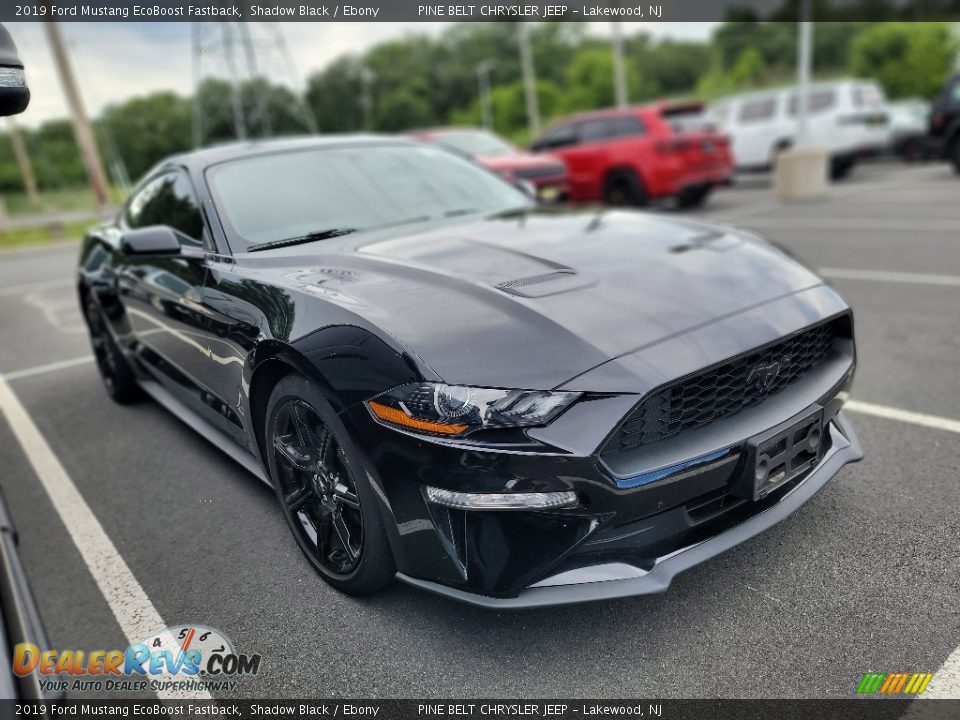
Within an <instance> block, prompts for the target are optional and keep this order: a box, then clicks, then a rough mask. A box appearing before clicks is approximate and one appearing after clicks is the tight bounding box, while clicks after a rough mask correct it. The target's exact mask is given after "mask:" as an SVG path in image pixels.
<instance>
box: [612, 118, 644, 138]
mask: <svg viewBox="0 0 960 720" xmlns="http://www.w3.org/2000/svg"><path fill="white" fill-rule="evenodd" d="M644 132H646V130H645V128H644V127H643V123H641V122H640V120H639V119H638V118H636V117H634V116H633V115H624V116H622V117H615V118H610V137H612V138H620V137H631V136H633V135H643V134H644Z"/></svg>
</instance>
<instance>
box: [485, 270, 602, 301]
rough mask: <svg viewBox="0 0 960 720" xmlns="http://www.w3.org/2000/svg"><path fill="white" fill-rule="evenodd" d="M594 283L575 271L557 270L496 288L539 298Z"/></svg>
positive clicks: (511, 281) (513, 293)
mask: <svg viewBox="0 0 960 720" xmlns="http://www.w3.org/2000/svg"><path fill="white" fill-rule="evenodd" d="M592 284H593V283H592V282H590V281H589V280H586V279H584V278H581V277H580V276H578V275H577V273H576V271H575V270H556V271H554V272H548V273H542V274H540V275H530V276H528V277H524V278H517V279H516V280H507V281H506V282H502V283H498V284H497V285H496V288H497V289H498V290H502V291H503V292H505V293H509V294H510V295H516V296H517V297H527V298H538V297H546V296H547V295H556V294H558V293H562V292H569V291H570V290H579V289H581V288H585V287H589V286H590V285H592Z"/></svg>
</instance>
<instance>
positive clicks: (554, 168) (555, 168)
mask: <svg viewBox="0 0 960 720" xmlns="http://www.w3.org/2000/svg"><path fill="white" fill-rule="evenodd" d="M566 174H567V168H566V167H564V166H563V165H541V166H538V167H529V168H521V169H519V170H514V172H513V176H514V177H515V178H517V179H519V180H535V179H537V178H544V177H554V176H562V175H566Z"/></svg>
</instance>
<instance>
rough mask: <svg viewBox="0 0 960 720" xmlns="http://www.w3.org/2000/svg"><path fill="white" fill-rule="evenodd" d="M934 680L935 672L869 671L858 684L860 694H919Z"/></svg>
mask: <svg viewBox="0 0 960 720" xmlns="http://www.w3.org/2000/svg"><path fill="white" fill-rule="evenodd" d="M931 680H933V673H867V674H866V675H864V676H863V679H862V680H861V681H860V684H859V685H857V694H858V695H873V694H875V693H880V694H881V695H899V694H904V695H919V694H920V693H922V692H923V691H924V690H926V689H927V685H929V684H930V681H931Z"/></svg>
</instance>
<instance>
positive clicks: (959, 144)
mask: <svg viewBox="0 0 960 720" xmlns="http://www.w3.org/2000/svg"><path fill="white" fill-rule="evenodd" d="M947 157H948V158H950V162H951V163H953V171H954V172H955V173H956V174H957V175H960V138H957V139H955V140H954V141H953V143H952V144H951V145H950V152H949V153H948V155H947Z"/></svg>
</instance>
